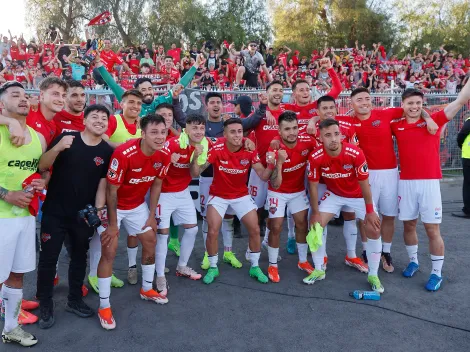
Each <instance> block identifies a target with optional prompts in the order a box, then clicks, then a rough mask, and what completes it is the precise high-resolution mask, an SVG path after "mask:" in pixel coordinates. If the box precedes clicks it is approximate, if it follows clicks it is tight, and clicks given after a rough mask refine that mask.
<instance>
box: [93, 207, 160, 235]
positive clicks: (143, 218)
mask: <svg viewBox="0 0 470 352" xmlns="http://www.w3.org/2000/svg"><path fill="white" fill-rule="evenodd" d="M149 215H150V211H149V207H148V205H147V203H145V202H144V203H142V204H141V205H139V206H138V207H137V208H134V209H130V210H122V209H118V210H117V226H118V228H121V223H122V225H124V229H126V231H127V233H128V236H134V237H135V236H137V235H139V234H141V233H144V232H147V231H149V230H151V229H152V228H151V227H150V226H147V227H146V228H145V229H143V230H142V227H143V226H144V225H145V223H146V222H147V219H148V218H149ZM104 230H105V227H103V226H100V227H98V228H97V229H96V231H97V232H98V234H100V235H101V234H102V233H103V231H104Z"/></svg>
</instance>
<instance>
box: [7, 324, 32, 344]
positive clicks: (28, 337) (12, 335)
mask: <svg viewBox="0 0 470 352" xmlns="http://www.w3.org/2000/svg"><path fill="white" fill-rule="evenodd" d="M2 341H3V343H11V342H16V343H18V344H20V345H21V346H24V347H30V346H34V345H35V344H37V343H38V339H37V338H36V336H34V335H32V334H30V333H29V332H26V331H24V330H23V329H22V328H21V325H18V326H17V327H16V328H14V329H13V330H12V331H10V332H5V330H3V331H2Z"/></svg>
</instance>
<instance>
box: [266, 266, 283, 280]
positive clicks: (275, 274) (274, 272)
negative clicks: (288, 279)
mask: <svg viewBox="0 0 470 352" xmlns="http://www.w3.org/2000/svg"><path fill="white" fill-rule="evenodd" d="M268 277H269V280H271V281H272V282H279V281H281V278H280V277H279V271H278V268H277V266H273V265H270V266H269V267H268Z"/></svg>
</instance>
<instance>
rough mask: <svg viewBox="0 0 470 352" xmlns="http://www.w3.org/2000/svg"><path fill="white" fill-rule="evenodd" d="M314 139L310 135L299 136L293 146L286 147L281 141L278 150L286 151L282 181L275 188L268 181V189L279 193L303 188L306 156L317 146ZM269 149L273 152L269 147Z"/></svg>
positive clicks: (298, 190)
mask: <svg viewBox="0 0 470 352" xmlns="http://www.w3.org/2000/svg"><path fill="white" fill-rule="evenodd" d="M317 146H318V144H317V142H316V140H315V139H314V138H312V137H310V136H299V137H298V138H297V143H296V145H295V146H294V147H293V148H288V147H286V146H285V145H284V144H283V143H282V142H281V145H280V147H279V150H285V151H286V152H287V159H286V161H285V162H284V163H283V164H282V183H281V186H280V187H279V188H277V189H274V188H273V187H272V185H271V181H269V182H268V189H269V190H271V191H274V192H279V193H297V192H301V191H303V190H305V183H304V180H305V170H306V169H307V162H308V156H309V155H310V153H311V152H312V151H313V150H314V149H315V148H317ZM269 151H271V152H274V150H273V149H271V148H269Z"/></svg>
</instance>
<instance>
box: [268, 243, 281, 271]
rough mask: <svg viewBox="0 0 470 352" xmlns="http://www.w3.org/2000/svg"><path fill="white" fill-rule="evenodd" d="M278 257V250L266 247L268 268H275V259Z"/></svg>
mask: <svg viewBox="0 0 470 352" xmlns="http://www.w3.org/2000/svg"><path fill="white" fill-rule="evenodd" d="M278 255H279V248H273V247H270V246H268V258H269V265H270V266H277V257H278Z"/></svg>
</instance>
